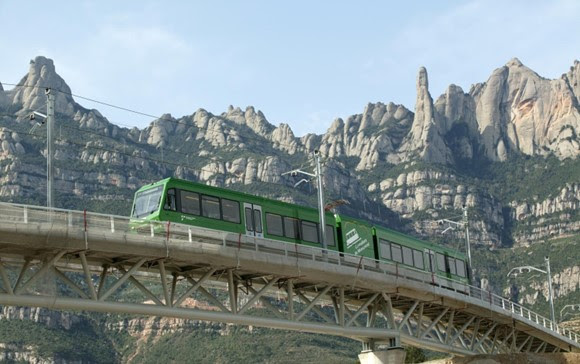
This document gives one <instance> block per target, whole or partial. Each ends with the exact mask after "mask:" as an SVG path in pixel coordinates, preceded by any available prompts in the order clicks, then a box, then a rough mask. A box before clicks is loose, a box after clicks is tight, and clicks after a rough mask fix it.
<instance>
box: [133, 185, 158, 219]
mask: <svg viewBox="0 0 580 364" xmlns="http://www.w3.org/2000/svg"><path fill="white" fill-rule="evenodd" d="M162 193H163V186H159V187H155V188H151V189H148V190H145V191H141V192H137V195H136V196H135V206H134V207H133V217H136V218H141V217H145V216H147V215H150V214H152V213H154V212H155V211H157V210H158V209H159V203H160V202H161V195H162Z"/></svg>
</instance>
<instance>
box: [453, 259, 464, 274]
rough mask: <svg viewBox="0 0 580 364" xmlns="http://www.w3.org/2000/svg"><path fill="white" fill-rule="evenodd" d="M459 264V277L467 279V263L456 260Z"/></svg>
mask: <svg viewBox="0 0 580 364" xmlns="http://www.w3.org/2000/svg"><path fill="white" fill-rule="evenodd" d="M455 262H456V263H457V275H458V276H460V277H465V276H466V274H465V262H464V261H463V260H461V259H457V260H455Z"/></svg>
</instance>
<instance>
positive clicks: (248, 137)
mask: <svg viewBox="0 0 580 364" xmlns="http://www.w3.org/2000/svg"><path fill="white" fill-rule="evenodd" d="M0 84H2V85H8V86H14V87H27V88H37V89H45V88H49V87H50V86H36V85H20V84H15V83H5V82H1V81H0ZM52 89H53V90H54V91H57V92H60V93H63V94H65V95H70V96H73V97H77V98H80V99H83V100H87V101H90V102H94V103H97V104H100V105H104V106H108V107H111V108H115V109H118V110H122V111H126V112H129V113H133V114H136V115H141V116H146V117H150V118H152V119H154V120H153V122H156V121H166V122H170V123H173V124H176V125H184V126H188V127H191V126H193V125H192V124H190V123H186V122H183V121H180V120H176V119H173V118H167V117H164V116H156V115H153V114H149V113H146V112H142V111H138V110H134V109H130V108H128V107H124V106H119V105H115V104H111V103H108V102H105V101H100V100H96V99H93V98H90V97H86V96H82V95H78V94H74V93H72V92H68V91H63V90H60V89H56V88H52ZM208 113H209V112H208ZM210 114H211V113H210ZM212 115H213V116H214V117H219V118H222V117H221V116H219V115H214V114H212ZM107 120H108V119H107ZM226 120H227V119H226ZM110 123H111V124H112V125H122V126H126V127H127V128H129V129H131V128H134V127H135V126H130V125H126V124H125V125H123V124H120V123H112V122H110ZM200 130H204V131H205V132H209V133H220V135H223V134H224V132H223V131H221V132H220V131H218V130H210V129H200ZM244 138H245V139H249V140H256V141H260V142H262V141H263V140H262V139H258V138H255V137H251V136H244ZM273 144H277V145H280V146H285V147H288V148H294V147H298V144H296V145H295V144H288V143H280V142H275V143H273ZM304 147H305V146H304ZM323 156H324V157H325V158H328V156H327V155H323Z"/></svg>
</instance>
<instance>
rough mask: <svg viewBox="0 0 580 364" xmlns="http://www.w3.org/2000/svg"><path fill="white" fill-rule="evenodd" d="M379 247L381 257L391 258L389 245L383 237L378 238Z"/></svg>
mask: <svg viewBox="0 0 580 364" xmlns="http://www.w3.org/2000/svg"><path fill="white" fill-rule="evenodd" d="M379 248H380V249H381V258H382V259H389V260H390V259H391V245H390V243H389V242H388V241H386V240H385V239H379Z"/></svg>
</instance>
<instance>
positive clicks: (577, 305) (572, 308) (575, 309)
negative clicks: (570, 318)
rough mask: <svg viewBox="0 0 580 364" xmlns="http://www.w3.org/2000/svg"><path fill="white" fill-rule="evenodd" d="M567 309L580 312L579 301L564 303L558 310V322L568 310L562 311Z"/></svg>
mask: <svg viewBox="0 0 580 364" xmlns="http://www.w3.org/2000/svg"><path fill="white" fill-rule="evenodd" d="M568 309H569V310H570V311H579V312H580V303H577V304H572V305H566V306H564V307H562V309H561V310H560V322H562V317H564V316H566V314H568V313H569V312H566V313H564V311H566V310H568Z"/></svg>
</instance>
